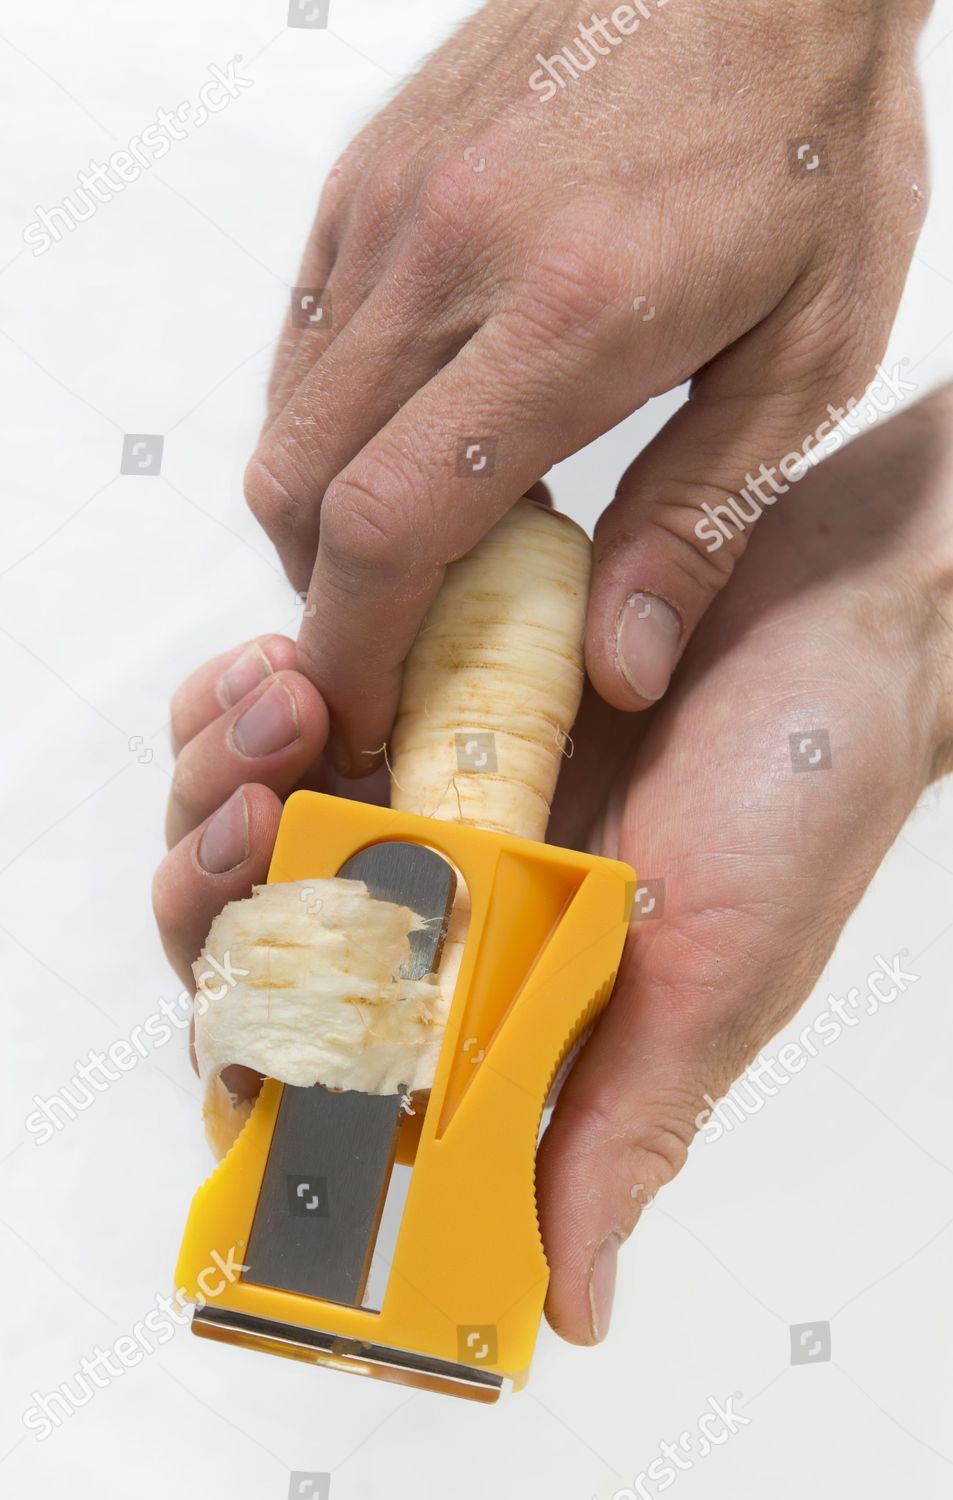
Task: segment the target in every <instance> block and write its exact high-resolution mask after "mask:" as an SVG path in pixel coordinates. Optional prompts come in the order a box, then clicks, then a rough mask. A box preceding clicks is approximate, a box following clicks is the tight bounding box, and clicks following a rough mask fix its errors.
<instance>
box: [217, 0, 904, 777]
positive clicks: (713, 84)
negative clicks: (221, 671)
mask: <svg viewBox="0 0 953 1500" xmlns="http://www.w3.org/2000/svg"><path fill="white" fill-rule="evenodd" d="M641 8H642V12H643V16H642V19H639V18H638V17H637V16H636V12H635V11H632V12H631V15H632V16H634V17H636V20H637V23H638V29H637V30H635V31H634V32H632V34H629V35H623V34H622V32H621V30H620V29H619V26H618V25H616V24H615V22H613V23H612V25H611V26H610V28H609V29H610V31H611V38H610V39H609V40H605V39H604V37H605V33H604V32H603V33H599V32H595V31H592V30H591V21H590V6H589V5H588V3H587V4H585V5H582V4H579V3H578V0H540V3H528V0H521V3H514V0H490V3H489V4H487V5H485V6H484V7H483V8H482V9H481V10H480V11H478V12H477V13H476V15H474V16H473V17H472V18H471V19H470V20H469V21H467V22H466V24H465V25H464V26H463V27H462V28H461V29H460V30H459V31H458V32H457V33H456V35H455V36H453V37H452V38H451V39H450V40H449V41H448V42H447V43H446V44H445V45H444V46H443V47H442V48H441V49H440V50H439V51H438V52H437V53H436V54H435V55H434V56H433V57H432V58H431V59H430V60H429V61H428V62H427V63H426V64H425V65H424V66H423V68H422V69H421V71H420V72H419V73H418V74H417V76H416V77H414V78H413V79H412V80H411V81H410V82H409V83H408V84H407V86H406V87H405V88H404V89H403V90H402V91H401V93H400V94H399V95H398V96H397V98H396V99H395V100H394V101H393V102H392V103H391V104H390V105H388V106H387V107H386V108H385V109H384V110H383V111H382V112H381V113H380V114H379V115H378V116H377V117H376V118H375V119H374V120H372V121H371V123H370V124H369V125H368V126H367V128H366V129H365V130H364V131H362V132H361V134H360V135H359V136H358V137H357V139H356V140H355V141H354V142H353V143H352V145H351V146H350V147H349V148H348V150H347V151H346V152H345V153H344V155H343V157H342V158H341V160H340V162H339V163H338V164H337V166H336V167H335V168H334V169H333V170H332V172H331V174H330V177H329V179H328V182H327V185H326V187H325V190H324V193H323V196H322V199H321V203H320V206H319V209H318V214H317V219H316V221H315V225H314V229H313V231H312V234H311V238H310V241H309V244H308V246H307V249H306V252H305V256H304V262H303V266H302V269H301V273H300V281H301V283H302V286H303V287H306V288H307V287H310V288H312V289H318V288H323V289H324V294H325V295H324V300H323V302H322V310H327V316H326V317H324V316H322V318H321V321H320V322H318V323H317V324H316V325H315V326H314V327H305V328H303V329H299V328H296V327H294V326H291V324H290V323H289V326H288V327H287V328H286V330H285V333H284V337H283V340H282V345H281V350H280V353H279V357H278V360H277V363H276V366H275V370H274V375H273V379H272V383H271V390H270V399H269V408H270V409H269V422H268V425H267V427H266V429H265V431H264V433H263V435H262V437H261V439H260V441H259V444H258V447H257V449H256V451H255V454H254V456H253V458H252V460H251V463H250V465H249V468H248V472H247V479H246V489H247V495H248V500H249V503H250V505H251V507H252V509H253V511H254V512H255V514H256V515H257V516H258V517H259V519H260V520H261V521H262V523H263V525H264V526H265V529H266V530H267V531H268V533H269V535H270V536H271V537H272V539H273V540H274V542H275V543H276V545H277V547H278V549H279V552H280V553H281V556H282V559H283V561H284V564H285V566H286V568H287V570H288V573H289V575H290V577H291V579H292V580H293V582H294V585H295V587H296V588H299V589H305V588H308V587H309V585H310V595H309V602H310V610H309V612H308V614H307V615H306V617H305V621H304V624H303V627H302V632H301V637H300V641H299V652H298V663H299V666H300V667H301V669H302V670H303V671H304V672H305V673H306V674H307V676H308V677H309V678H310V679H311V680H312V681H313V682H314V683H315V684H317V686H318V687H319V688H320V690H321V692H322V694H323V696H324V698H325V700H326V702H327V705H328V708H329V710H330V715H331V721H332V726H333V730H334V736H333V745H334V748H335V758H336V760H337V761H338V762H339V764H340V766H341V768H342V769H344V770H346V771H348V772H349V773H350V774H362V773H363V772H364V771H365V770H368V769H370V768H372V767H373V766H374V765H376V764H377V762H378V760H379V754H380V750H381V747H382V745H383V743H384V741H385V739H386V737H387V734H388V732H389V730H390V727H391V724H392V720H393V716H394V711H395V707H396V704H397V699H398V693H399V686H400V677H401V669H402V664H403V661H404V659H405V657H406V654H407V652H408V650H409V647H410V646H411V644H412V642H413V640H414V637H415V634H416V632H417V629H418V626H419V624H420V622H421V620H422V618H423V615H424V612H425V610H426V608H427V606H428V604H429V602H430V600H431V599H432V598H433V597H434V595H435V593H436V591H437V589H438V588H439V585H440V580H441V576H442V572H443V568H444V565H445V564H446V563H447V562H448V561H449V560H451V559H453V558H456V557H459V556H461V555H462V554H463V553H465V552H467V551H468V550H469V549H470V548H471V547H472V546H473V545H474V543H475V542H476V541H477V540H478V539H479V538H480V536H481V535H483V533H485V532H486V531H487V530H489V528H490V527H491V526H492V525H493V523H494V521H495V520H496V519H497V518H498V517H499V516H500V515H501V514H502V513H503V512H504V511H505V510H506V509H507V508H508V507H509V506H510V505H511V504H512V503H513V502H514V501H515V500H516V499H517V497H518V496H520V495H521V494H523V493H524V492H525V491H526V489H527V488H528V487H529V486H531V485H532V484H533V482H534V481H535V480H536V479H537V478H538V477H539V475H541V474H542V473H544V472H545V471H546V470H547V469H548V468H549V467H550V466H551V465H552V464H553V463H554V462H556V461H558V460H559V459H561V458H564V457H565V456H566V455H567V454H569V453H572V452H574V451H575V450H577V449H578V448H580V447H582V446H583V445H584V444H586V443H588V442H590V441H591V440H592V439H593V438H595V437H596V436H598V435H599V434H600V433H602V432H605V431H606V430H607V429H608V428H610V427H612V426H613V425H614V424H616V423H617V422H619V421H620V420H621V419H622V418H623V417H625V416H626V415H628V414H629V413H631V412H632V411H634V410H635V409H636V408H637V407H639V406H640V405H641V404H642V403H643V402H645V401H646V400H647V399H648V398H649V397H651V396H653V395H656V394H658V393H660V392H663V391H666V390H669V389H671V388H673V387H675V386H677V385H679V384H680V383H681V382H683V381H685V380H688V379H693V391H692V400H691V401H690V402H688V403H686V404H685V405H684V406H683V407H682V409H681V410H680V411H679V412H678V413H677V415H676V416H675V417H674V418H673V419H672V421H671V422H669V424H668V425H667V426H666V428H665V429H664V430H663V431H662V432H661V433H660V434H659V435H658V437H657V438H656V439H655V440H654V442H652V443H651V444H650V445H649V446H648V447H647V448H646V449H645V451H644V452H643V453H642V454H640V455H639V457H638V458H637V459H636V461H635V462H634V464H633V465H632V466H631V467H630V468H629V470H628V471H627V473H626V474H625V475H624V476H623V478H622V480H621V483H620V486H619V490H618V493H617V495H616V498H615V500H614V501H613V503H612V504H611V505H610V506H609V507H608V509H607V510H606V512H605V514H604V516H603V517H602V520H601V521H600V523H599V526H598V529H597V533H596V543H597V547H596V565H595V574H594V588H593V593H592V603H591V608H590V619H589V627H588V643H587V665H588V669H589V674H590V677H591V679H592V681H593V683H594V684H595V686H596V688H597V690H598V691H599V693H600V694H601V695H602V697H603V698H604V699H605V700H606V701H607V702H608V703H609V704H611V705H613V706H614V707H616V708H620V709H637V708H644V707H645V706H646V704H647V703H649V702H650V701H653V700H655V699H657V698H659V697H660V696H661V695H662V694H663V692H664V691H665V689H666V687H667V684H668V680H669V677H670V674H671V671H672V669H673V668H674V665H675V663H676V661H677V659H678V657H679V655H680V653H681V652H682V650H683V649H684V647H685V644H686V642H687V640H688V639H689V637H690V635H691V633H692V631H693V630H694V628H695V626H696V624H697V623H698V621H699V619H700V618H701V616H702V615H703V613H704V612H705V610H706V608H707V607H708V605H709V604H710V602H711V601H712V599H713V598H714V596H715V595H716V594H717V593H718V591H719V590H720V588H721V587H722V586H723V584H724V583H725V581H726V579H727V578H728V576H729V575H730V573H731V570H732V567H733V564H734V563H735V561H736V560H737V558H738V556H739V555H740V553H741V552H742V550H743V548H744V545H745V541H746V538H747V535H748V531H747V529H740V530H739V532H738V534H736V535H734V536H733V538H732V540H731V541H729V542H726V543H725V544H724V545H722V546H720V547H717V548H715V549H713V550H709V541H710V538H711V535H712V533H711V529H710V522H706V513H705V512H704V511H703V509H702V507H703V506H704V505H711V506H715V505H718V504H720V503H722V502H724V501H725V499H726V497H729V496H732V495H735V494H738V493H739V492H740V490H741V489H742V487H744V486H745V484H746V475H748V474H749V473H754V474H757V472H758V469H759V465H766V466H777V465H778V463H779V461H780V460H781V459H782V458H783V457H784V455H786V454H789V453H792V452H794V451H795V450H800V449H801V448H802V446H803V444H804V443H805V439H806V435H808V434H813V433H814V432H815V430H816V429H817V428H818V426H819V425H820V423H821V422H823V421H826V420H827V403H828V402H831V401H832V402H834V403H835V404H837V405H839V406H843V405H844V403H845V402H846V401H847V400H848V399H851V398H853V397H859V396H860V395H861V394H862V391H863V388H864V386H865V385H866V383H867V381H868V380H869V378H870V375H871V373H872V368H873V365H874V363H875V361H876V360H877V359H878V358H879V356H880V355H881V353H882V351H883V348H884V345H885V341H886V337H887V333H888V331H889V327H890V323H891V321H892V318H893V314H894V310H895V308H896V304H897V301H898V298H899V294H900V289H901V286H902V284H903V279H904V275H905V271H906V267H907V264H908V261H909V257H910V254H911V253H912V250H913V246H914V243H915V239H916V234H917V231H918V229H919V225H920V222H921V218H922V215H923V211H924V202H923V200H924V195H925V189H924V165H923V147H922V140H921V131H920V122H919V96H918V88H917V84H916V80H915V77H914V74H913V71H912V66H913V63H912V57H913V46H914V42H915V38H916V33H917V29H918V25H919V22H920V21H921V20H922V19H923V17H924V15H925V13H926V11H927V10H928V8H929V7H928V5H927V4H926V3H925V0H839V3H837V4H835V3H833V0H818V3H816V4H813V5H811V6H810V7H804V6H793V5H785V6H779V5H777V4H776V3H774V0H730V3H729V0H718V3H712V0H679V3H678V4H677V5H672V6H671V7H668V6H665V7H663V6H662V5H661V0H647V3H643V5H642V7H641ZM618 14H619V11H618V8H617V9H616V10H614V11H613V12H612V15H613V16H616V15H618ZM581 24H585V25H588V26H590V41H591V43H592V45H591V46H589V47H588V51H589V54H590V55H591V56H593V57H594V58H595V63H594V65H593V66H592V67H591V68H589V69H587V71H584V72H583V71H581V70H580V69H576V71H577V73H578V76H577V78H576V79H575V81H574V80H573V79H572V78H571V77H569V76H568V69H567V68H566V67H565V65H564V63H562V64H561V63H557V64H555V65H554V67H553V68H550V69H549V70H548V71H547V68H540V65H539V62H538V60H537V54H541V55H542V57H543V58H544V59H548V58H551V57H553V56H555V54H556V53H557V52H559V51H560V49H562V48H564V47H567V46H568V47H569V48H570V53H571V55H572V56H574V57H575V58H576V59H577V60H578V61H579V62H582V63H583V64H584V65H585V54H584V53H583V52H582V51H581V42H580V36H579V32H578V27H579V26H580V25H581ZM624 24H628V25H631V21H629V22H627V23H624ZM603 54H604V55H603ZM553 71H554V72H555V73H556V74H557V75H559V76H560V77H562V78H565V80H566V81H565V82H564V83H563V84H562V85H557V83H556V82H554V81H553V80H552V78H551V77H550V73H551V72H553ZM531 75H532V76H533V80H534V81H533V83H532V84H531V83H530V77H531ZM547 80H548V83H547ZM549 85H551V91H552V94H553V97H551V98H548V97H545V95H546V94H547V93H548V92H549ZM802 147H807V148H808V149H807V151H806V152H805V151H803V150H800V148H802ZM799 152H800V154H799ZM815 163H816V164H815ZM829 425H830V423H829V422H828V426H829ZM474 435H476V436H475V437H474ZM487 439H488V440H489V443H490V444H495V467H494V466H493V465H492V464H491V463H490V462H487V463H486V464H485V465H484V468H483V469H482V470H481V471H480V477H479V478H475V476H474V474H473V473H472V472H470V471H469V468H468V464H467V461H466V458H465V456H464V457H461V456H460V448H461V444H462V445H463V448H464V449H465V448H466V446H467V445H468V444H469V443H470V442H471V441H480V442H484V443H485V442H486V440H487ZM489 453H490V448H489V447H488V446H485V447H484V449H481V450H480V453H479V454H474V455H472V457H471V461H470V462H471V463H472V464H477V463H479V462H480V459H481V458H482V457H483V456H484V454H486V455H488V454H489ZM491 469H492V472H490V470H491ZM761 487H762V493H763V494H766V495H767V497H769V498H771V499H773V498H774V497H773V490H772V489H766V488H765V481H764V480H762V481H761ZM706 525H707V526H708V528H709V529H708V530H707V531H705V530H704V527H705V526H706ZM699 527H701V528H702V532H701V535H699V532H698V530H697V528H699ZM636 594H638V595H642V596H647V597H648V599H649V600H651V607H650V608H649V609H645V608H644V607H640V608H639V609H637V610H633V609H627V608H626V603H627V601H628V600H629V599H631V598H632V596H633V595H636ZM371 643H372V646H373V649H370V645H371Z"/></svg>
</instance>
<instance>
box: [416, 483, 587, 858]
mask: <svg viewBox="0 0 953 1500" xmlns="http://www.w3.org/2000/svg"><path fill="white" fill-rule="evenodd" d="M590 565H591V547H590V543H589V538H588V537H587V536H586V534H585V532H584V531H581V530H580V528H579V527H578V526H577V525H576V524H575V522H573V521H570V520H569V519H568V517H566V516H561V515H559V514H557V513H556V512H554V511H550V510H547V509H546V508H545V507H544V506H541V505H537V504H536V503H535V502H534V501H532V500H521V501H520V502H519V504H518V505H516V506H515V507H514V508H513V510H511V511H510V512H509V513H508V514H507V515H505V516H504V517H503V519H502V520H501V521H499V522H497V524H496V526H494V528H493V530H492V531H491V532H490V533H489V534H488V535H487V536H485V537H484V539H483V541H482V542H480V543H479V545H478V546H476V547H475V548H474V549H473V551H472V552H470V553H469V554H468V555H467V556H466V557H463V558H461V559H460V561H459V562H455V563H452V564H451V566H450V567H449V568H448V569H447V573H446V577H445V580H444V584H443V587H442V588H441V590H440V593H439V595H438V596H437V598H436V600H435V601H434V603H433V604H432V605H431V607H430V611H429V613H428V615H427V618H426V620H425V621H424V624H423V627H422V628H421V631H420V634H419V635H418V637H417V641H416V643H415V645H414V649H413V651H412V652H411V654H410V657H409V659H408V661H407V664H406V667H405V668H404V682H403V688H402V691H401V700H400V710H399V713H398V716H397V722H396V724H395V726H394V732H393V735H392V736H391V806H392V807H396V808H399V809H400V810H401V811H402V812H416V813H423V814H424V815H425V816H426V817H430V818H442V819H444V820H446V821H447V822H451V823H470V824H473V825H474V826H475V827H477V828H493V829H497V830H498V831H500V832H503V833H515V834H518V835H520V836H521V837H522V838H528V839H543V838H545V836H546V826H547V824H548V822H549V808H550V804H551V802H552V797H553V791H554V789H555V786H556V777H557V776H558V774H559V767H560V763H561V761H562V757H563V753H564V750H565V745H566V739H567V736H568V734H569V730H570V728H571V727H572V723H573V720H574V719H575V717H576V710H577V709H578V707H579V699H580V696H581V694H582V684H583V656H582V646H583V636H584V631H585V620H586V603H587V600H588V597H589V572H590ZM484 757H485V760H484ZM481 761H482V762H483V763H482V764H481Z"/></svg>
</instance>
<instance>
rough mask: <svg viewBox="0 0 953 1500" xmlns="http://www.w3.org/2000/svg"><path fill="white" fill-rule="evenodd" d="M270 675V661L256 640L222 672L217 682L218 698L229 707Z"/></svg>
mask: <svg viewBox="0 0 953 1500" xmlns="http://www.w3.org/2000/svg"><path fill="white" fill-rule="evenodd" d="M270 675H271V662H270V661H269V660H268V658H267V656H266V655H265V653H264V651H262V649H261V647H260V646H259V645H258V643H257V641H256V642H255V644H254V645H252V646H249V647H248V649H247V651H243V652H242V654H241V656H239V657H238V659H237V660H236V661H233V662H232V664H231V666H230V667H229V669H228V671H227V672H225V673H223V674H222V677H221V679H220V681H219V684H218V695H219V698H220V699H221V701H222V703H224V705H225V707H226V708H231V706H232V704H233V703H238V702H239V700H240V699H242V698H244V696H245V694H246V693H250V692H251V690H252V688H256V687H257V686H258V684H259V683H260V682H263V681H264V680H265V678H266V677H269V676H270Z"/></svg>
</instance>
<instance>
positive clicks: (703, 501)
mask: <svg viewBox="0 0 953 1500" xmlns="http://www.w3.org/2000/svg"><path fill="white" fill-rule="evenodd" d="M665 489H666V494H665V498H664V499H663V498H661V497H658V498H654V499H652V498H649V499H648V501H647V502H644V503H643V508H642V509H641V512H640V515H639V517H638V518H634V519H633V522H632V523H630V524H629V525H627V526H624V527H623V529H622V530H621V531H616V530H615V528H614V526H613V521H612V518H611V511H610V512H606V513H605V515H604V517H602V518H601V519H600V520H599V522H597V524H596V531H595V537H596V545H597V547H598V548H599V552H600V561H601V562H602V563H603V564H604V565H606V566H608V567H610V568H611V567H612V566H613V563H614V561H615V559H616V558H621V559H624V558H626V557H628V556H630V555H632V554H633V553H635V554H638V553H641V552H648V551H654V550H656V548H658V550H659V551H661V552H662V554H663V555H664V557H665V560H666V563H667V565H668V566H669V567H671V568H672V569H673V570H674V572H675V574H676V575H678V576H680V577H681V579H682V580H683V581H684V583H685V584H687V585H688V588H689V590H690V591H691V594H692V595H693V596H694V597H695V598H696V599H697V600H698V601H699V607H700V608H701V609H704V608H705V607H707V605H708V604H709V603H710V602H711V601H712V600H713V599H714V598H715V596H716V595H717V594H718V593H719V592H720V590H721V589H722V588H723V587H724V585H725V583H726V582H727V580H728V579H729V578H730V577H731V574H732V573H733V571H734V567H735V563H736V562H737V561H738V559H739V558H740V557H741V555H742V553H743V552H744V550H745V547H746V545H747V541H748V536H749V533H750V531H751V527H752V525H753V524H754V521H755V520H756V519H757V516H756V515H755V514H751V515H750V517H745V516H743V515H740V514H739V512H738V510H737V509H736V508H735V506H734V505H732V502H733V501H736V496H735V493H734V491H732V490H730V489H727V488H724V487H722V486H721V485H719V484H717V483H715V482H713V481H712V480H709V479H706V480H705V481H704V482H702V481H699V480H691V479H675V478H674V477H673V478H668V477H667V478H666V481H665ZM673 494H677V495H678V496H679V499H678V500H677V501H676V500H673V498H672V495H673ZM604 535H605V537H606V539H605V541H603V536H604Z"/></svg>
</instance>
